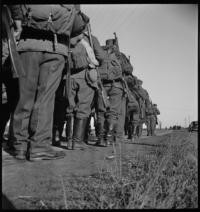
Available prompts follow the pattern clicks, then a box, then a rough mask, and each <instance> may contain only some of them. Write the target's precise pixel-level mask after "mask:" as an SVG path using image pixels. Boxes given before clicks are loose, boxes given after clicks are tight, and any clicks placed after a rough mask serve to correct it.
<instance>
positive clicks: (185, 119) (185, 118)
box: [184, 118, 187, 128]
mask: <svg viewBox="0 0 200 212" xmlns="http://www.w3.org/2000/svg"><path fill="white" fill-rule="evenodd" d="M184 121H185V128H186V127H187V119H186V118H185V119H184Z"/></svg>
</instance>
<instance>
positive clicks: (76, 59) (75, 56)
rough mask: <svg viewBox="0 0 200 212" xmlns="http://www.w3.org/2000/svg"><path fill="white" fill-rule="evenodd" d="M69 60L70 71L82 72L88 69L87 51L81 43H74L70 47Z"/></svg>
mask: <svg viewBox="0 0 200 212" xmlns="http://www.w3.org/2000/svg"><path fill="white" fill-rule="evenodd" d="M69 60H70V64H71V69H76V70H82V69H85V68H88V66H89V61H88V56H87V51H86V49H85V47H84V45H83V44H82V43H81V41H79V42H78V43H76V45H74V46H71V54H70V58H69Z"/></svg>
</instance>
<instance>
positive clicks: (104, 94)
mask: <svg viewBox="0 0 200 212" xmlns="http://www.w3.org/2000/svg"><path fill="white" fill-rule="evenodd" d="M87 29H88V35H89V42H90V46H91V47H92V49H93V51H94V45H93V41H92V33H91V27H90V23H88V24H87ZM96 71H97V77H98V83H97V85H98V88H97V89H98V90H100V94H101V96H102V99H103V103H104V106H105V108H109V103H108V98H107V94H106V92H105V89H104V87H103V84H102V82H101V77H100V74H99V71H98V68H97V67H96Z"/></svg>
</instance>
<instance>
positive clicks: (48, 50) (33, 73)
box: [13, 6, 68, 159]
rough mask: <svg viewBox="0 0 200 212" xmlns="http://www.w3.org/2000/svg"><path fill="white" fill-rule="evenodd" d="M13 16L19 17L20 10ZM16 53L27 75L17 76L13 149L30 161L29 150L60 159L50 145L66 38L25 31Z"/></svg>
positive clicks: (37, 31) (66, 44)
mask: <svg viewBox="0 0 200 212" xmlns="http://www.w3.org/2000/svg"><path fill="white" fill-rule="evenodd" d="M14 14H17V15H19V14H22V10H21V7H20V6H19V8H18V10H17V9H15V12H14V13H13V15H14ZM15 18H17V17H14V19H15ZM18 52H19V54H20V58H21V60H22V63H23V66H24V68H25V71H26V73H25V76H22V73H19V91H20V98H19V102H18V104H17V107H16V110H15V112H14V116H13V132H14V137H15V139H16V140H17V142H18V145H16V149H19V152H20V153H21V156H22V157H23V156H25V157H26V159H29V156H30V155H27V153H28V152H29V150H30V147H31V149H32V153H33V154H34V153H37V152H41V151H42V152H43V153H44V154H45V152H46V151H47V152H48V154H47V156H48V155H51V153H52V155H51V157H52V158H54V156H55V157H56V155H57V156H61V155H62V156H63V155H64V154H63V153H61V152H60V155H59V153H56V152H55V151H53V150H52V149H51V148H50V145H51V142H52V127H53V111H54V99H55V92H56V90H57V88H58V86H59V83H60V80H61V76H62V71H63V68H64V64H65V60H66V59H67V56H68V43H67V42H66V38H64V37H63V36H57V39H56V40H55V38H54V37H53V36H52V35H51V34H49V32H48V31H42V32H40V30H35V29H33V28H29V27H24V28H23V31H22V33H21V37H20V40H19V43H18ZM32 147H33V148H32ZM33 154H32V155H33Z"/></svg>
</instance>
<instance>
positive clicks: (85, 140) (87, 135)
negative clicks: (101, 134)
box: [84, 117, 91, 144]
mask: <svg viewBox="0 0 200 212" xmlns="http://www.w3.org/2000/svg"><path fill="white" fill-rule="evenodd" d="M90 120H91V117H90V118H88V119H87V124H86V129H85V137H84V142H85V143H86V144H88V139H89V134H90Z"/></svg>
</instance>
